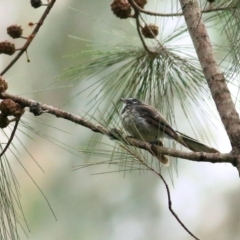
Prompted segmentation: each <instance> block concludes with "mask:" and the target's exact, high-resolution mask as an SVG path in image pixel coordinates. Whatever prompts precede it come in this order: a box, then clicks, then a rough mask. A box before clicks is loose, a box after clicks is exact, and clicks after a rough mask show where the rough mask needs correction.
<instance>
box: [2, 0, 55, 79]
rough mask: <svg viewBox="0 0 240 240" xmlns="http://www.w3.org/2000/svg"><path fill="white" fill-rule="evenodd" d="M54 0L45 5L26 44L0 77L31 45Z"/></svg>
mask: <svg viewBox="0 0 240 240" xmlns="http://www.w3.org/2000/svg"><path fill="white" fill-rule="evenodd" d="M55 2H56V0H51V2H50V3H49V4H48V5H47V8H46V9H45V11H44V13H43V15H42V16H41V18H40V19H39V21H38V23H37V24H36V27H35V28H34V29H33V31H32V33H31V34H30V36H29V37H28V38H27V41H26V43H25V44H24V45H23V47H22V48H21V50H20V51H19V53H18V54H17V55H16V56H15V58H14V59H13V60H12V61H11V62H10V63H9V64H8V65H7V67H6V68H5V69H4V70H3V71H2V72H1V73H0V75H1V76H2V75H4V74H5V73H6V72H7V71H8V70H9V69H10V68H11V67H12V66H13V65H14V63H15V62H16V61H17V60H18V59H19V58H20V57H21V56H22V54H23V53H24V52H25V51H26V50H27V49H28V47H29V45H30V44H31V42H32V40H33V39H34V38H35V36H36V34H37V32H38V31H39V29H40V27H41V26H42V25H43V22H44V20H45V18H46V17H47V15H48V13H49V12H50V10H51V9H52V7H53V5H54V3H55Z"/></svg>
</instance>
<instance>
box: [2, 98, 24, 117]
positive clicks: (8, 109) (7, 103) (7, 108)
mask: <svg viewBox="0 0 240 240" xmlns="http://www.w3.org/2000/svg"><path fill="white" fill-rule="evenodd" d="M0 110H1V112H2V115H3V116H14V117H20V116H22V115H23V113H24V109H23V108H22V106H21V105H19V104H18V103H15V102H14V101H12V100H11V99H4V100H2V102H1V103H0Z"/></svg>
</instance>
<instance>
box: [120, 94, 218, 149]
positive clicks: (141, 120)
mask: <svg viewBox="0 0 240 240" xmlns="http://www.w3.org/2000/svg"><path fill="white" fill-rule="evenodd" d="M121 100H122V101H123V109H122V112H121V120H122V124H123V127H124V128H125V130H126V131H127V132H128V133H130V134H131V136H132V137H134V138H137V139H139V140H143V141H146V142H149V143H155V142H156V141H157V140H158V139H159V138H162V137H167V138H170V139H174V140H175V141H177V142H178V143H180V144H182V145H183V146H184V147H186V148H188V149H190V150H192V151H194V152H206V153H218V151H217V150H216V149H214V148H211V147H208V146H207V145H205V144H203V143H200V142H198V141H197V140H195V139H193V138H191V137H188V136H186V135H185V134H182V133H180V132H178V131H175V130H174V129H173V128H172V127H171V126H170V125H169V123H168V122H167V121H166V120H165V119H164V117H163V116H162V115H161V114H160V113H159V112H158V111H157V110H156V109H154V108H153V107H151V106H149V105H148V104H146V103H144V102H142V101H140V100H138V99H135V98H126V99H124V98H121Z"/></svg>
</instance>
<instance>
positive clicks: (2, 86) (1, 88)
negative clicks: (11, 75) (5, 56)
mask: <svg viewBox="0 0 240 240" xmlns="http://www.w3.org/2000/svg"><path fill="white" fill-rule="evenodd" d="M7 89H8V84H7V82H6V81H5V79H4V78H3V77H2V76H0V92H5V91H6V90H7Z"/></svg>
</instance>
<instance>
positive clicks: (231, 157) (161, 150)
mask: <svg viewBox="0 0 240 240" xmlns="http://www.w3.org/2000/svg"><path fill="white" fill-rule="evenodd" d="M0 98H1V99H11V100H13V101H14V102H17V103H19V104H20V105H22V106H23V107H29V108H30V110H31V108H32V106H34V108H36V106H38V114H35V115H40V114H41V113H49V114H52V115H54V116H56V117H58V118H63V119H67V120H69V121H71V122H74V123H76V124H78V125H81V126H84V127H86V128H88V129H91V130H92V131H94V132H97V133H101V134H103V135H106V136H108V137H110V138H112V139H114V140H120V141H122V142H124V143H126V144H128V145H131V146H134V147H137V148H140V149H144V150H146V151H148V152H149V153H151V154H152V155H153V156H155V157H156V156H159V154H164V155H168V156H172V157H178V158H181V159H188V160H191V161H196V162H211V163H232V164H233V165H234V166H235V165H236V159H238V155H236V154H230V153H226V154H221V153H201V152H183V151H179V150H175V149H170V148H165V147H161V146H158V145H153V144H150V143H147V142H143V141H140V140H137V139H135V138H131V137H125V136H122V134H121V133H120V132H119V131H118V130H116V129H109V128H106V127H104V126H102V125H100V124H94V123H92V122H90V121H88V120H87V119H85V118H83V117H81V116H76V115H74V114H71V113H68V112H66V111H63V110H61V109H58V108H55V107H53V106H49V105H47V104H42V103H40V102H36V101H33V100H30V99H26V98H23V97H19V96H15V95H11V94H9V93H6V92H3V93H1V94H0ZM32 112H33V111H32Z"/></svg>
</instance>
